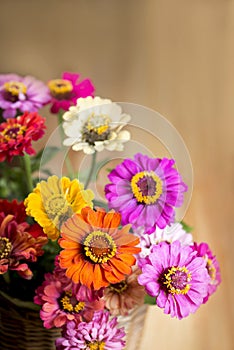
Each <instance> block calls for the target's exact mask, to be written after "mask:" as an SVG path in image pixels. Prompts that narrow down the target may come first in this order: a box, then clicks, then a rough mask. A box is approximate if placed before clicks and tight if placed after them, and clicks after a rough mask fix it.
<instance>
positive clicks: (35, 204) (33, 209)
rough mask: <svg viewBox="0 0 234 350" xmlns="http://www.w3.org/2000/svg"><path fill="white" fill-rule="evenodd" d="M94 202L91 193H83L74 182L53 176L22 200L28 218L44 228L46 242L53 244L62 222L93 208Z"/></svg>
mask: <svg viewBox="0 0 234 350" xmlns="http://www.w3.org/2000/svg"><path fill="white" fill-rule="evenodd" d="M93 198H94V194H93V192H92V191H91V190H88V189H87V190H84V185H83V184H82V183H80V182H79V181H78V180H77V179H74V180H70V179H69V178H68V177H65V176H64V177H62V178H59V177H58V176H56V175H53V176H50V177H49V178H48V179H47V181H44V180H43V181H41V182H39V183H38V184H37V186H36V187H35V188H34V190H33V191H32V192H31V193H30V194H29V195H28V197H27V198H26V199H25V206H26V212H27V215H30V216H32V217H33V218H34V219H35V220H36V222H38V223H39V225H40V226H41V227H43V230H44V232H45V234H47V235H48V237H49V238H51V239H52V240H56V239H57V238H58V237H59V235H60V229H61V226H62V224H63V222H64V221H66V220H67V219H68V218H69V217H71V216H72V215H73V214H74V213H79V212H80V211H81V209H82V208H83V207H85V206H92V205H93V204H92V199H93Z"/></svg>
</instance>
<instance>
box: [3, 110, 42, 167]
mask: <svg viewBox="0 0 234 350" xmlns="http://www.w3.org/2000/svg"><path fill="white" fill-rule="evenodd" d="M45 128H46V126H45V119H44V118H42V117H41V116H40V115H39V114H37V113H36V112H33V113H29V112H25V113H24V114H23V115H21V116H18V117H16V118H10V119H7V121H6V122H3V123H1V124H0V162H3V161H4V160H5V159H7V160H8V161H11V159H12V158H13V157H14V156H23V155H24V152H25V153H27V154H29V155H33V154H35V153H36V151H35V150H34V149H33V148H32V141H37V140H39V139H40V138H41V137H42V136H43V135H44V130H45Z"/></svg>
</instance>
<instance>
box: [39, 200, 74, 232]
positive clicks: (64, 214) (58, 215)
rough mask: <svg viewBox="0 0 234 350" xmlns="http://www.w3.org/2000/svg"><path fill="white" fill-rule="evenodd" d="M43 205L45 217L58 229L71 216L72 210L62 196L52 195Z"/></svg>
mask: <svg viewBox="0 0 234 350" xmlns="http://www.w3.org/2000/svg"><path fill="white" fill-rule="evenodd" d="M43 204H44V208H45V211H46V214H47V216H48V217H49V218H50V219H51V221H53V223H54V225H55V226H56V227H58V228H60V227H61V226H62V224H63V222H64V221H66V220H67V219H68V218H70V217H71V216H72V214H73V210H72V208H71V206H70V205H69V203H68V202H67V201H66V199H65V197H64V195H63V194H53V195H51V196H50V197H49V198H46V199H45V200H44V202H43Z"/></svg>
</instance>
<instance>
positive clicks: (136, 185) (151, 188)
mask: <svg viewBox="0 0 234 350" xmlns="http://www.w3.org/2000/svg"><path fill="white" fill-rule="evenodd" d="M131 188H132V192H133V194H134V196H135V198H136V199H137V201H138V202H140V203H144V204H154V203H155V202H156V201H157V200H158V198H159V197H160V196H161V194H162V192H163V189H162V188H163V184H162V180H161V179H160V178H159V177H158V176H157V175H156V174H155V173H154V172H153V171H141V172H139V173H137V174H136V175H134V176H133V177H132V180H131Z"/></svg>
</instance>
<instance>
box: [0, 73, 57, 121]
mask: <svg viewBox="0 0 234 350" xmlns="http://www.w3.org/2000/svg"><path fill="white" fill-rule="evenodd" d="M50 99H51V97H50V95H49V89H48V87H47V86H46V85H45V84H44V83H43V82H41V81H39V80H36V79H35V78H33V77H30V76H26V77H21V76H19V75H16V74H1V75H0V109H2V110H3V117H4V118H5V119H7V118H14V117H15V116H16V115H17V114H20V113H24V112H26V111H30V112H37V111H38V110H39V109H40V108H41V107H42V106H44V105H45V104H47V103H49V101H50Z"/></svg>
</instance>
